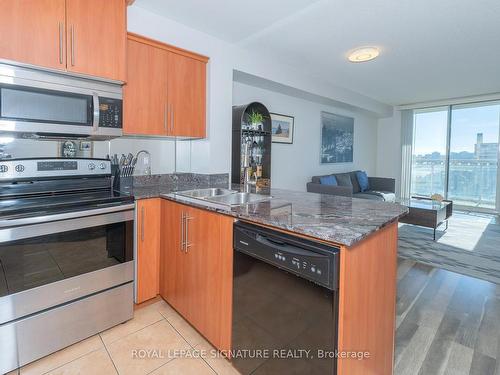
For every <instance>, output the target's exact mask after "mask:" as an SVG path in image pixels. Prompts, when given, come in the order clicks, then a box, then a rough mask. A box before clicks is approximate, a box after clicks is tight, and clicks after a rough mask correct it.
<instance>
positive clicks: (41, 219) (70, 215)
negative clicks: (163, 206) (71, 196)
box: [0, 203, 135, 228]
mask: <svg viewBox="0 0 500 375" xmlns="http://www.w3.org/2000/svg"><path fill="white" fill-rule="evenodd" d="M134 208H135V205H134V204H133V203H130V204H121V205H119V206H112V207H103V208H95V209H92V210H84V211H76V212H66V213H64V214H56V215H45V216H36V217H26V218H22V219H14V220H0V228H10V227H18V226H22V225H32V224H38V223H47V222H50V221H60V220H68V219H75V218H81V217H86V216H95V215H103V214H108V213H112V212H119V211H129V210H130V211H133V210H134Z"/></svg>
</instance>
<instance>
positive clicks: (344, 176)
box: [335, 173, 352, 186]
mask: <svg viewBox="0 0 500 375" xmlns="http://www.w3.org/2000/svg"><path fill="white" fill-rule="evenodd" d="M335 178H336V179H337V184H338V185H339V186H352V181H351V176H350V175H349V173H339V174H336V175H335Z"/></svg>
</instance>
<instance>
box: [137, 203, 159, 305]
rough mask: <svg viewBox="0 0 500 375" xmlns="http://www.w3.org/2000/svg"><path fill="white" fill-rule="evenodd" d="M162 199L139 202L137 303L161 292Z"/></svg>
mask: <svg viewBox="0 0 500 375" xmlns="http://www.w3.org/2000/svg"><path fill="white" fill-rule="evenodd" d="M160 204H161V200H160V199H158V198H155V199H142V200H139V201H138V202H137V234H136V239H137V260H136V262H137V279H136V284H137V303H141V302H144V301H146V300H148V299H151V298H154V297H156V296H157V295H158V293H159V285H160V281H159V277H160V224H161V222H160V219H161V206H160Z"/></svg>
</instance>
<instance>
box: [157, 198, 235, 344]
mask: <svg viewBox="0 0 500 375" xmlns="http://www.w3.org/2000/svg"><path fill="white" fill-rule="evenodd" d="M232 225H233V219H232V218H230V217H226V216H223V215H220V214H217V213H212V212H209V211H206V210H201V209H197V208H194V207H189V206H185V205H182V204H179V203H175V202H171V201H168V200H163V201H162V226H161V230H162V234H163V235H162V240H161V251H160V263H161V266H160V295H161V296H162V297H163V298H164V299H165V300H166V301H167V302H168V303H169V304H170V305H172V306H173V307H174V308H175V309H176V310H177V311H178V312H179V313H180V314H181V315H182V316H183V317H184V318H185V319H186V320H187V321H189V322H190V323H191V325H193V327H195V328H196V329H197V330H198V331H199V332H200V333H201V334H202V335H203V336H205V338H207V339H208V340H209V341H210V342H211V343H212V344H213V345H214V346H215V347H216V348H218V349H219V350H230V348H231V312H232V311H231V309H232V272H233V271H232V264H233V261H232V259H233V244H232Z"/></svg>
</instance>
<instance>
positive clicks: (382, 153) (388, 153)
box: [376, 111, 401, 195]
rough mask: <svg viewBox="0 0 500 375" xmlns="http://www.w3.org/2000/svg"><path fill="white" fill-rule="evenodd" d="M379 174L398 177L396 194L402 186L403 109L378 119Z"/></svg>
mask: <svg viewBox="0 0 500 375" xmlns="http://www.w3.org/2000/svg"><path fill="white" fill-rule="evenodd" d="M376 171H377V175H378V176H380V177H392V178H395V179H396V194H397V195H399V192H400V188H401V111H394V114H393V116H392V117H388V118H383V119H379V120H378V131H377V169H376Z"/></svg>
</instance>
